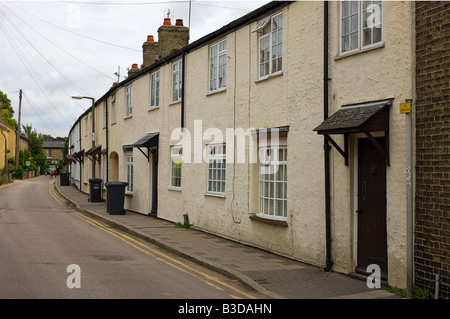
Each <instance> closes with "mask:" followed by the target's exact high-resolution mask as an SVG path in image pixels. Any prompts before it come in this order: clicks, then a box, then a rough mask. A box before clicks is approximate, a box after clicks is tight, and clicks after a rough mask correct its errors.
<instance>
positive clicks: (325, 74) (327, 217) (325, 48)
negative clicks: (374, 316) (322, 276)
mask: <svg viewBox="0 0 450 319" xmlns="http://www.w3.org/2000/svg"><path fill="white" fill-rule="evenodd" d="M323 18H324V19H323V22H324V24H323V25H324V29H323V117H324V120H326V119H327V118H328V81H329V78H328V1H326V0H325V1H324V15H323ZM330 149H331V146H330V145H329V144H328V139H327V138H326V137H324V141H323V150H324V164H325V229H326V263H325V269H324V270H325V271H330V270H331V267H332V266H333V260H332V259H331V194H330Z"/></svg>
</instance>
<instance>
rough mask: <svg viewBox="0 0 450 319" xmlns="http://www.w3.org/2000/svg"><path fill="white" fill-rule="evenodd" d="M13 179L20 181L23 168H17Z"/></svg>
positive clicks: (20, 166)
mask: <svg viewBox="0 0 450 319" xmlns="http://www.w3.org/2000/svg"><path fill="white" fill-rule="evenodd" d="M14 178H15V179H22V178H23V167H22V165H19V167H18V168H17V169H16V171H15V172H14Z"/></svg>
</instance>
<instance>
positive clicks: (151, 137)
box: [133, 133, 159, 148]
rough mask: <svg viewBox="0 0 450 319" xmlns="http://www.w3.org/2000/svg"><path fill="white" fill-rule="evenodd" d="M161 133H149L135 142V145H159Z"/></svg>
mask: <svg viewBox="0 0 450 319" xmlns="http://www.w3.org/2000/svg"><path fill="white" fill-rule="evenodd" d="M158 138H159V133H149V134H147V135H145V136H144V137H142V138H141V139H140V140H139V141H137V142H136V143H134V144H133V146H134V147H147V148H148V147H153V146H158Z"/></svg>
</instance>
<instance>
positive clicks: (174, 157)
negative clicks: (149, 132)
mask: <svg viewBox="0 0 450 319" xmlns="http://www.w3.org/2000/svg"><path fill="white" fill-rule="evenodd" d="M182 160H183V147H182V146H181V145H175V146H172V147H171V148H170V188H172V189H181V177H182V173H181V172H182V171H181V169H182ZM176 165H179V169H178V168H177V167H176ZM177 173H178V174H177Z"/></svg>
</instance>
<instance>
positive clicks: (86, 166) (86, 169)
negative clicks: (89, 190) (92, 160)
mask: <svg viewBox="0 0 450 319" xmlns="http://www.w3.org/2000/svg"><path fill="white" fill-rule="evenodd" d="M88 181H89V161H88V157H87V156H85V159H84V182H85V183H87V182H88Z"/></svg>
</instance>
